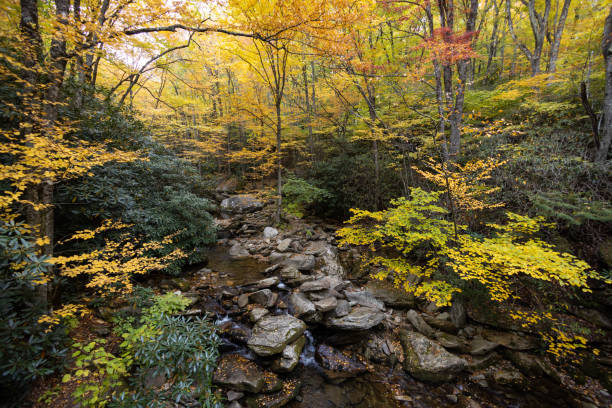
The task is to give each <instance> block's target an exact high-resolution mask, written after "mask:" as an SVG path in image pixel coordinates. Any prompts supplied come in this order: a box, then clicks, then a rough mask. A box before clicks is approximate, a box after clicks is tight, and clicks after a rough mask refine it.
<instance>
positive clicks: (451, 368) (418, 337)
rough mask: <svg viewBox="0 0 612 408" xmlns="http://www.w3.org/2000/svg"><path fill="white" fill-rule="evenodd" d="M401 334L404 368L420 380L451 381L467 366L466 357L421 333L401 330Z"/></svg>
mask: <svg viewBox="0 0 612 408" xmlns="http://www.w3.org/2000/svg"><path fill="white" fill-rule="evenodd" d="M399 336H400V342H401V344H402V347H403V349H404V370H406V371H407V372H408V373H409V374H410V375H412V376H413V377H414V378H416V379H418V380H422V381H432V382H444V381H450V380H452V379H453V378H454V377H455V376H456V375H457V374H458V373H459V372H461V371H463V370H464V369H465V368H466V366H467V362H466V361H465V360H464V359H462V358H460V357H457V356H455V355H454V354H451V353H449V352H448V351H446V350H445V349H444V348H443V347H442V346H440V345H439V344H438V343H436V342H434V341H432V340H429V339H428V338H427V337H425V336H423V335H422V334H421V333H417V332H411V331H407V330H401V331H400V333H399Z"/></svg>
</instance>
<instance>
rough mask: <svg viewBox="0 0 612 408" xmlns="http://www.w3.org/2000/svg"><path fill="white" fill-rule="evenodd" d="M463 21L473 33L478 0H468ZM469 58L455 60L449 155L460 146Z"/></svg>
mask: <svg viewBox="0 0 612 408" xmlns="http://www.w3.org/2000/svg"><path fill="white" fill-rule="evenodd" d="M466 13H467V18H466V21H465V31H466V33H474V30H475V28H476V17H477V15H478V0H470V8H469V9H468V10H467V11H466ZM472 41H473V40H472ZM469 62H470V61H469V59H462V60H460V61H458V62H457V77H458V79H459V81H458V82H459V83H458V84H457V89H456V92H455V102H454V106H453V110H452V111H451V117H450V149H449V155H450V156H451V157H455V156H457V154H458V153H459V147H460V146H461V122H462V119H463V102H464V97H465V86H466V83H467V78H468V68H469ZM447 92H448V91H447Z"/></svg>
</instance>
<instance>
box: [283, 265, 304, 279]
mask: <svg viewBox="0 0 612 408" xmlns="http://www.w3.org/2000/svg"><path fill="white" fill-rule="evenodd" d="M300 275H302V274H301V273H300V271H298V269H297V268H296V267H295V266H285V267H284V268H283V269H281V271H280V278H281V279H282V280H284V281H289V280H293V279H298V278H299V277H300Z"/></svg>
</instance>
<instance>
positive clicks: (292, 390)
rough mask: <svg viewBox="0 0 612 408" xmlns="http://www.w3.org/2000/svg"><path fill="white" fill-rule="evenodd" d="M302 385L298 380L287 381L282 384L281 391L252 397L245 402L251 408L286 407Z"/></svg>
mask: <svg viewBox="0 0 612 408" xmlns="http://www.w3.org/2000/svg"><path fill="white" fill-rule="evenodd" d="M301 386H302V383H301V382H300V381H299V380H295V379H289V380H285V381H284V382H283V383H282V386H281V389H280V390H279V391H278V392H275V393H274V394H265V395H258V396H253V397H251V398H249V399H248V400H247V403H248V405H249V407H251V408H279V407H284V406H285V405H287V404H288V403H289V402H291V400H293V399H294V398H296V397H297V395H298V393H299V392H300V388H301Z"/></svg>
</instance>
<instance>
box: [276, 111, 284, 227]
mask: <svg viewBox="0 0 612 408" xmlns="http://www.w3.org/2000/svg"><path fill="white" fill-rule="evenodd" d="M281 131H282V122H281V104H280V100H278V101H277V102H276V155H277V166H278V167H277V170H276V178H277V180H276V181H277V192H276V193H277V195H278V198H277V202H276V214H275V221H276V223H277V224H278V223H280V219H281V211H282V208H283V157H282V154H281V142H282V138H281V136H282V135H281Z"/></svg>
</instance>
